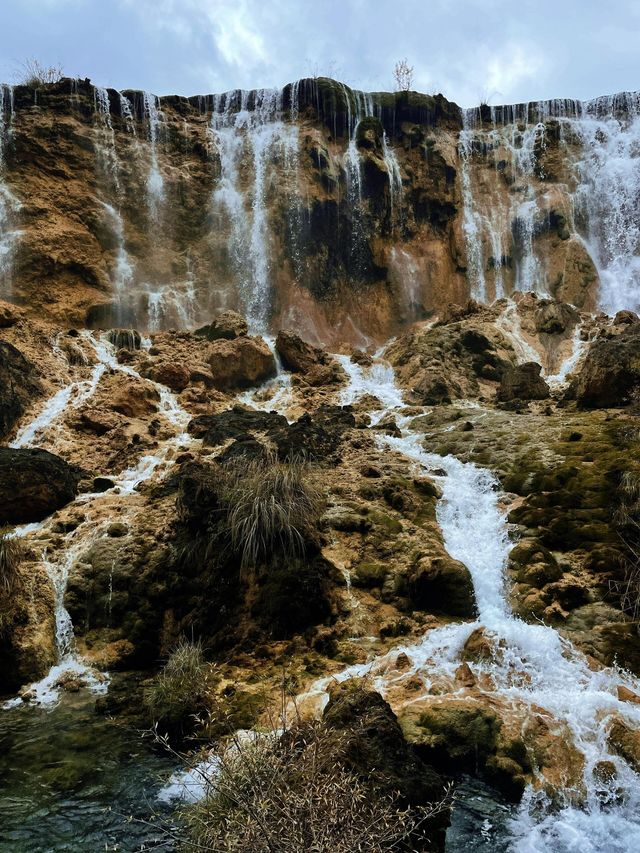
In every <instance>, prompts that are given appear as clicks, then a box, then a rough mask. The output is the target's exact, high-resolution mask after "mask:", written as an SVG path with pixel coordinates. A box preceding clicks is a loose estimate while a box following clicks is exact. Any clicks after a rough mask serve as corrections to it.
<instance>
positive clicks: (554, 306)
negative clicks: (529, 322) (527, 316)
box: [533, 301, 579, 335]
mask: <svg viewBox="0 0 640 853" xmlns="http://www.w3.org/2000/svg"><path fill="white" fill-rule="evenodd" d="M578 319H579V315H578V312H577V311H576V309H575V308H574V307H573V306H572V305H567V304H566V302H548V301H542V302H541V303H540V304H539V305H538V307H537V308H536V310H535V313H534V316H533V322H534V325H535V328H536V332H539V333H542V334H545V335H560V334H562V332H565V331H566V330H567V328H570V327H572V326H574V325H575V324H576V323H577V322H578Z"/></svg>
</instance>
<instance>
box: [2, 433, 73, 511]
mask: <svg viewBox="0 0 640 853" xmlns="http://www.w3.org/2000/svg"><path fill="white" fill-rule="evenodd" d="M77 491H78V486H77V478H76V476H75V474H74V472H73V469H72V468H71V466H70V465H68V464H67V463H66V462H65V461H64V459H61V458H60V457H59V456H56V455H55V454H53V453H49V452H48V451H46V450H39V449H35V450H15V449H13V448H9V447H0V523H2V524H24V523H28V522H31V521H40V520H41V519H43V518H45V517H46V516H47V515H50V514H51V513H52V512H55V511H56V510H57V509H60V508H61V507H63V506H65V505H66V504H68V503H69V501H72V500H73V499H74V498H75V496H76V494H77Z"/></svg>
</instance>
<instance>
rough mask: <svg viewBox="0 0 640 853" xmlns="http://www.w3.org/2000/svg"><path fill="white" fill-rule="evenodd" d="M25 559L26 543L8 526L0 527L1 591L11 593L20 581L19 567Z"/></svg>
mask: <svg viewBox="0 0 640 853" xmlns="http://www.w3.org/2000/svg"><path fill="white" fill-rule="evenodd" d="M23 559H24V545H23V544H22V542H21V541H20V539H18V538H17V537H15V536H11V535H10V532H9V530H8V529H7V528H0V593H5V594H8V593H11V592H12V591H13V590H14V589H15V586H16V584H17V582H18V567H19V566H20V563H21V562H22V560H23Z"/></svg>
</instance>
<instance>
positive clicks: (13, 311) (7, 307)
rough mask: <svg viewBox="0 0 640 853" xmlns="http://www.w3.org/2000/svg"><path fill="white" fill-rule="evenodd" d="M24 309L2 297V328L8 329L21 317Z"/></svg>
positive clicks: (0, 301)
mask: <svg viewBox="0 0 640 853" xmlns="http://www.w3.org/2000/svg"><path fill="white" fill-rule="evenodd" d="M21 314H22V311H21V310H20V309H19V308H17V307H16V306H15V305H12V304H11V303H10V302H5V301H4V300H1V299H0V329H8V328H10V327H11V326H15V324H16V323H17V322H18V320H19V319H20V316H21Z"/></svg>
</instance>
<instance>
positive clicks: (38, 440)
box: [3, 331, 191, 707]
mask: <svg viewBox="0 0 640 853" xmlns="http://www.w3.org/2000/svg"><path fill="white" fill-rule="evenodd" d="M81 334H82V337H83V339H84V340H85V341H86V342H87V343H89V344H90V345H91V346H92V347H93V349H94V352H95V356H96V359H97V361H96V364H95V365H94V366H93V368H92V369H91V374H90V376H89V378H88V379H80V380H73V381H71V382H70V383H69V384H67V385H65V386H64V387H63V388H61V389H60V390H59V391H58V392H57V393H56V394H54V395H53V397H51V398H50V399H49V400H48V401H47V402H46V403H45V405H44V407H43V408H42V410H41V411H40V413H39V414H37V415H36V417H35V418H33V420H31V421H29V422H28V423H26V424H25V425H24V427H23V428H22V429H21V430H20V432H19V433H18V435H17V436H16V438H15V439H14V441H13V442H12V443H11V444H10V447H18V448H19V447H34V446H36V445H37V446H38V447H41V446H47V445H48V446H50V447H51V446H52V445H55V442H56V439H57V438H58V437H59V435H60V434H61V432H62V430H63V428H64V424H63V418H64V415H65V414H66V413H67V412H68V411H69V410H72V409H77V408H79V406H80V405H82V404H83V403H85V402H86V401H87V400H89V399H90V398H91V397H92V396H93V395H94V394H95V392H96V390H97V388H98V384H99V382H100V379H101V378H102V376H103V375H104V373H105V371H107V370H109V371H117V372H120V373H123V374H125V375H127V376H131V377H132V378H134V379H137V380H141V379H142V377H141V376H140V374H139V373H138V372H137V371H136V370H134V369H133V368H132V367H130V366H128V365H121V364H119V363H118V361H117V359H116V355H115V348H114V347H113V346H112V345H111V344H110V343H109V342H108V341H107V340H106V339H104V338H100V337H96V336H95V335H94V334H93V333H92V332H89V331H85V332H82V333H81ZM145 381H147V382H151V380H145ZM152 384H153V385H155V387H156V389H157V391H158V393H159V396H160V404H159V407H158V408H159V414H160V415H161V416H162V417H163V418H164V419H165V420H166V421H167V422H168V424H169V426H170V427H171V432H172V435H171V436H170V437H169V438H168V439H166V440H165V441H163V442H162V443H161V444H160V446H159V447H158V449H157V450H156V451H155V452H154V453H153V454H145V455H143V456H141V457H140V458H139V459H138V460H137V462H136V463H135V464H134V465H132V466H131V467H129V468H127V469H126V470H124V471H122V472H121V473H120V474H119V475H118V476H117V477H116V478H115V485H114V486H113V487H112V488H111V489H108V490H107V491H104V492H98V493H84V494H81V495H79V496H78V497H77V498H76V501H75V503H76V504H77V505H79V506H82V510H83V513H82V521H81V522H80V524H78V525H77V526H76V527H74V528H73V529H72V530H71V531H70V532H69V533H67V534H66V535H65V537H64V544H63V546H62V548H61V551H60V556H59V558H58V559H57V560H56V559H52V557H51V555H50V554H49V553H48V549H47V547H46V546H45V548H44V550H43V552H42V562H43V565H44V566H45V569H46V571H47V574H48V575H49V578H50V580H51V584H52V587H53V590H54V594H55V639H56V648H57V652H58V661H57V663H56V664H55V666H53V667H52V668H51V670H50V671H49V673H47V675H46V676H45V677H44V678H43V679H41V681H39V682H37V683H35V684H32V685H30V687H29V688H28V691H27V694H28V696H29V698H30V699H31V701H33V702H35V703H36V704H40V705H52V704H55V703H56V702H57V701H58V697H59V693H60V681H61V679H62V678H63V676H67V675H71V676H75V677H78V678H79V679H81V680H82V682H83V683H84V684H86V686H88V687H89V688H90V689H92V690H94V691H97V692H100V691H104V690H106V689H107V679H106V678H105V677H104V676H101V675H98V674H96V673H95V672H94V671H93V670H92V669H91V668H90V667H88V666H87V665H86V664H85V663H83V661H82V660H81V659H79V658H78V656H77V653H76V650H75V641H74V631H73V623H72V621H71V617H70V615H69V613H68V612H67V610H66V608H65V606H64V599H65V593H66V589H67V583H68V579H69V574H70V572H71V570H72V569H73V566H74V565H75V563H76V562H77V560H78V559H79V558H80V557H81V555H82V554H83V553H85V552H86V551H87V550H88V549H89V548H90V546H91V545H92V544H93V543H94V542H95V541H97V540H98V538H100V536H102V535H103V534H104V529H105V528H106V527H107V526H108V525H109V523H110V517H109V516H107V517H106V519H104V517H103V515H102V514H101V513H100V508H101V505H102V503H103V502H105V501H107V500H114V499H116V500H118V499H123V501H124V504H123V507H122V508H125V507H126V501H128V500H129V499H131V497H132V496H134V495H135V494H136V490H137V488H138V486H139V485H140V484H141V483H143V482H145V481H147V480H149V479H151V478H152V477H159V476H161V475H162V474H163V473H164V472H166V470H168V468H169V467H170V466H171V465H172V464H173V461H174V459H175V456H176V454H177V453H178V451H179V448H181V447H182V446H188V444H189V443H190V441H191V438H190V436H189V435H188V434H187V433H186V427H187V424H188V423H189V421H190V419H191V416H190V415H189V414H188V413H187V412H186V411H185V410H184V409H182V407H181V406H180V404H179V402H178V400H177V397H176V396H175V394H173V393H172V392H171V391H170V390H169V389H168V388H166V387H165V386H164V385H161V384H159V383H157V382H153V383H152ZM94 509H95V510H96V513H95V514H93V511H94ZM120 517H123V516H120ZM49 521H50V520H49V519H46V520H45V521H43V522H40V523H37V524H26V525H23V526H21V527H17V528H15V529H14V530H13V532H12V535H14V536H21V537H22V536H28V535H30V534H31V533H34V532H38V533H39V539H40V538H41V537H42V532H43V530H45V529H46V528H47V526H48V524H49ZM38 541H39V540H38ZM12 705H13V703H12V701H10V702H9V703H7V705H6V707H12ZM3 707H5V706H3Z"/></svg>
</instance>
